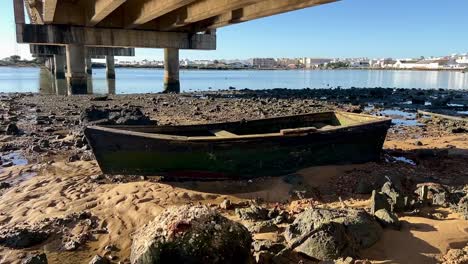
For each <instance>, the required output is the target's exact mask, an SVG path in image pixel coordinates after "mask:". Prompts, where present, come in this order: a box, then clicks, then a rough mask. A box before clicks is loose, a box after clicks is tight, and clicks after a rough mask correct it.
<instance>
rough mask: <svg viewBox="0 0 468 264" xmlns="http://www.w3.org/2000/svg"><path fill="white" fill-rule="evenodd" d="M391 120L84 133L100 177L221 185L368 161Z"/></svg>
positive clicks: (314, 119) (311, 118) (298, 119)
mask: <svg viewBox="0 0 468 264" xmlns="http://www.w3.org/2000/svg"><path fill="white" fill-rule="evenodd" d="M390 124H391V119H388V118H383V117H376V116H370V115H362V114H353V113H345V112H322V113H312V114H304V115H296V116H287V117H278V118H268V119H261V120H252V121H245V120H243V121H239V122H229V123H216V124H203V125H185V126H90V127H87V128H86V130H85V135H86V138H87V139H88V142H89V143H90V145H91V148H92V150H93V152H94V154H95V156H96V159H97V161H98V163H99V166H100V167H101V170H102V171H103V173H106V174H133V175H164V176H166V177H171V178H178V179H226V178H252V177H260V176H273V175H284V174H287V173H291V172H294V171H297V170H298V169H301V168H305V167H309V166H314V165H325V164H350V163H364V162H368V161H376V160H378V159H379V158H380V152H381V149H382V145H383V142H384V140H385V137H386V134H387V130H388V128H389V127H390Z"/></svg>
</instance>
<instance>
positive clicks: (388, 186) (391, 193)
mask: <svg viewBox="0 0 468 264" xmlns="http://www.w3.org/2000/svg"><path fill="white" fill-rule="evenodd" d="M382 193H384V194H385V195H387V196H388V197H389V198H390V199H391V203H390V206H391V210H390V211H391V212H402V211H404V209H405V206H406V198H405V197H404V196H403V195H402V194H400V192H399V191H398V190H397V189H396V188H395V186H394V185H393V184H392V183H391V182H386V183H385V184H384V185H383V186H382Z"/></svg>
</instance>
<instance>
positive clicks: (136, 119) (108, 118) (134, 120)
mask: <svg viewBox="0 0 468 264" xmlns="http://www.w3.org/2000/svg"><path fill="white" fill-rule="evenodd" d="M80 121H81V123H82V124H89V123H93V124H107V125H114V124H119V125H155V124H156V122H155V121H152V120H150V119H149V117H147V116H146V115H144V114H143V112H141V110H140V109H139V108H136V107H131V108H117V109H108V108H98V107H96V106H92V107H90V108H87V109H85V111H83V113H82V114H81V117H80Z"/></svg>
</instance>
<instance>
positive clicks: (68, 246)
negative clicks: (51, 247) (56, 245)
mask: <svg viewBox="0 0 468 264" xmlns="http://www.w3.org/2000/svg"><path fill="white" fill-rule="evenodd" d="M79 246H80V243H78V242H77V241H75V240H70V241H68V242H67V243H65V245H63V249H65V250H66V251H73V250H76V249H77V248H78V247H79Z"/></svg>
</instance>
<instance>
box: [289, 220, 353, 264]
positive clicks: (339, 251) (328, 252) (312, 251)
mask: <svg viewBox="0 0 468 264" xmlns="http://www.w3.org/2000/svg"><path fill="white" fill-rule="evenodd" d="M294 250H295V251H297V252H300V253H302V254H305V255H307V256H309V257H311V258H314V259H318V260H331V259H336V258H339V257H346V256H354V255H356V254H357V246H356V244H355V243H354V241H353V240H352V238H350V237H349V236H348V235H347V234H346V229H345V227H344V226H343V225H342V224H338V223H335V222H330V223H326V224H323V225H322V226H320V227H319V228H318V229H316V230H315V231H314V232H313V233H311V234H310V236H308V237H307V238H305V239H304V241H303V242H302V243H301V244H300V245H299V246H298V247H296V248H295V249H294Z"/></svg>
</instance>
